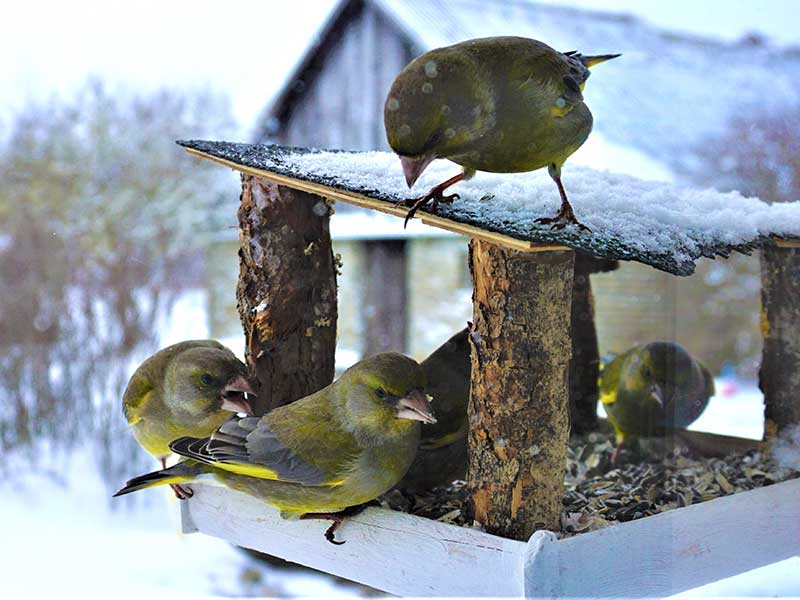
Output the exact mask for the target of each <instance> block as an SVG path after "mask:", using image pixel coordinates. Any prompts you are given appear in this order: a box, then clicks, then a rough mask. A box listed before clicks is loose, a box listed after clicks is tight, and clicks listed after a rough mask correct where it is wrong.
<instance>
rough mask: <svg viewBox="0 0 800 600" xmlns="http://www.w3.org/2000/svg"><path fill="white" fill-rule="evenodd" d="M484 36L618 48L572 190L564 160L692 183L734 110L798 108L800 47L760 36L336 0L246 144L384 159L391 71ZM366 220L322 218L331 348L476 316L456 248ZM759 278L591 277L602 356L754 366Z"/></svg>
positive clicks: (725, 268) (371, 346)
mask: <svg viewBox="0 0 800 600" xmlns="http://www.w3.org/2000/svg"><path fill="white" fill-rule="evenodd" d="M492 35H519V36H526V37H533V38H536V39H540V40H543V41H546V42H547V43H548V44H550V45H552V46H554V47H556V48H558V49H561V50H565V51H566V50H573V49H575V50H579V51H582V52H585V53H595V54H600V53H607V52H621V53H622V54H623V57H622V58H621V59H619V60H615V61H613V62H610V63H607V64H604V65H602V66H600V67H598V68H597V69H596V73H595V76H594V77H593V78H592V80H590V81H589V83H588V85H587V88H586V91H585V95H586V99H587V103H588V105H589V106H590V107H591V109H592V111H593V113H594V115H595V130H594V132H593V134H592V136H591V137H590V139H589V141H588V142H587V143H586V145H585V146H584V148H582V149H581V150H579V151H578V153H576V155H575V156H574V157H573V158H572V159H571V160H570V162H568V163H567V166H566V168H565V172H564V178H565V180H566V181H567V185H568V181H569V166H570V164H587V165H590V166H593V167H595V168H607V169H611V170H614V171H621V172H627V173H630V174H633V175H636V176H639V177H641V178H644V179H648V178H658V179H671V180H674V181H675V182H677V183H691V182H692V181H696V180H698V179H699V178H696V175H698V174H703V175H707V173H706V172H705V171H704V170H705V169H706V168H707V161H705V160H704V158H703V157H704V152H705V151H707V148H706V147H705V146H707V144H708V140H711V139H714V138H718V137H719V136H721V135H722V134H724V133H725V132H726V131H727V130H728V129H729V128H730V127H731V125H730V124H731V122H732V121H731V120H732V118H733V117H734V116H736V115H741V114H744V113H747V112H748V111H752V110H758V111H759V112H762V113H763V112H769V111H780V110H781V109H782V107H784V106H785V105H786V104H787V103H797V102H798V99H800V83H799V82H800V79H798V77H797V76H798V75H799V74H800V50H798V49H797V48H788V49H787V48H778V47H774V46H771V45H770V44H768V43H767V42H765V41H764V40H763V39H762V38H758V37H753V36H748V37H747V38H745V39H743V40H741V41H740V42H739V43H725V42H721V41H715V40H711V39H701V38H698V37H693V36H689V35H683V34H677V33H673V32H668V31H664V30H661V29H658V28H656V27H653V26H651V25H649V24H647V23H645V22H642V21H640V20H638V19H635V18H631V17H627V16H620V15H611V14H605V13H599V12H592V11H586V10H579V9H572V8H566V7H561V6H552V5H542V4H536V3H533V2H527V1H523V0H427V1H426V2H418V1H416V0H342V1H341V2H340V3H339V4H338V5H337V6H336V8H335V9H334V10H333V11H332V13H331V15H330V17H329V19H328V21H327V22H326V23H325V25H324V26H323V27H322V29H321V31H320V32H319V34H318V36H317V37H316V38H315V39H314V40H311V41H310V43H309V46H308V49H307V51H306V53H305V55H304V56H303V57H302V58H301V59H300V60H299V61H298V63H297V64H298V66H297V67H296V69H295V71H294V73H293V74H292V75H291V77H289V78H288V79H287V81H286V82H285V84H284V86H283V88H282V89H281V90H280V92H279V93H278V94H277V95H276V97H275V99H274V100H273V101H272V102H271V104H270V105H269V106H268V107H267V108H266V110H265V112H264V115H263V118H262V119H261V122H260V123H259V124H258V125H257V128H256V131H257V134H256V140H255V141H258V142H277V143H281V144H290V145H299V146H312V147H324V148H343V149H350V150H373V149H388V146H387V144H386V140H385V135H384V131H383V118H382V114H383V102H384V99H385V97H386V93H387V92H388V89H389V87H390V84H391V82H392V80H393V79H394V77H395V75H396V74H397V73H398V72H399V71H400V69H401V68H402V67H403V66H404V65H405V64H407V63H408V62H409V61H410V60H411V59H412V58H413V57H415V56H417V55H419V54H420V53H422V52H424V51H426V50H428V49H431V48H434V47H439V46H444V45H448V44H452V43H455V42H458V41H462V40H464V39H469V38H476V37H485V36H492ZM478 177H480V175H479V176H478ZM554 193H555V192H554ZM767 199H768V198H767ZM364 218H366V217H364V215H363V214H360V213H359V212H358V211H356V210H355V209H351V208H349V207H344V206H342V205H339V206H337V214H336V215H335V216H334V217H333V223H332V229H333V231H334V236H335V247H336V251H337V252H340V253H341V254H342V257H343V263H344V267H343V273H342V280H341V286H340V289H341V301H340V315H341V318H340V330H341V333H340V338H341V344H340V346H341V347H342V348H346V349H348V350H351V351H353V352H355V353H356V354H358V353H361V352H364V351H375V350H380V349H383V348H394V349H399V348H405V349H406V350H407V351H410V352H411V353H413V354H416V355H420V354H422V353H424V352H426V351H428V350H430V349H431V348H432V347H434V346H435V345H436V343H437V342H438V341H440V340H443V339H445V338H446V337H447V334H448V332H449V331H450V330H455V329H456V328H458V327H460V326H463V323H464V321H465V320H466V319H467V318H468V317H469V315H470V313H471V306H470V282H469V276H468V273H467V269H466V264H465V260H466V259H465V257H466V244H465V240H464V239H462V238H458V237H456V236H447V235H445V234H444V233H442V232H436V231H428V232H424V228H423V227H419V228H416V230H410V231H409V232H408V233H404V232H403V231H402V230H401V229H400V227H399V225H398V224H397V223H394V225H393V226H392V227H388V228H384V227H382V226H375V227H372V228H370V231H371V233H370V231H366V230H365V229H364V228H363V227H362V226H361V224H363V219H364ZM358 219H362V221H361V222H359V221H358ZM348 220H351V222H352V223H353V224H354V225H353V226H349V225H348V224H347V222H348ZM359 223H361V224H359ZM337 231H338V232H339V233H338V234H337ZM354 232H358V235H355V234H354ZM757 271H758V263H757V259H755V258H749V259H746V258H737V259H735V260H731V261H724V262H721V261H716V262H712V261H701V264H700V265H699V267H698V273H697V274H696V275H695V276H693V277H691V278H689V279H682V280H680V281H678V279H677V278H674V277H672V276H669V275H666V274H662V273H658V272H655V271H653V270H652V269H649V268H646V267H642V266H640V265H632V264H624V265H623V267H622V268H621V269H620V270H619V271H618V272H616V273H613V274H608V275H603V276H599V277H597V278H595V280H594V281H595V291H596V296H597V307H598V330H599V334H600V341H601V350H603V351H606V350H609V351H610V350H619V349H622V348H624V347H626V346H628V345H631V344H632V343H635V342H637V341H643V340H649V339H654V338H668V339H678V341H681V342H683V343H685V344H686V345H687V346H688V347H690V349H691V350H692V351H694V352H697V353H698V354H700V356H701V357H703V358H704V359H705V360H706V361H707V362H709V364H710V365H711V366H712V368H713V367H715V366H718V365H720V364H721V363H722V362H723V361H725V360H732V361H733V362H734V363H736V364H741V363H753V365H751V366H754V364H755V363H754V361H755V360H756V359H757V356H758V352H759V350H760V348H759V343H760V341H759V340H760V338H759V335H758V330H757V312H758V285H757V280H756V279H754V278H757ZM386 306H391V307H392V309H391V310H389V311H387V310H385V309H386ZM403 307H405V310H403ZM212 314H215V313H214V312H213V311H212ZM701 325H702V326H701ZM712 331H713V332H714V334H713V335H709V333H710V332H712ZM362 340H366V341H364V342H362Z"/></svg>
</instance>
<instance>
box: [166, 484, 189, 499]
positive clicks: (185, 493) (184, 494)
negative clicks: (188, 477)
mask: <svg viewBox="0 0 800 600" xmlns="http://www.w3.org/2000/svg"><path fill="white" fill-rule="evenodd" d="M169 487H171V488H172V491H173V492H175V497H176V498H177V499H178V500H188V499H189V498H191V497H192V496H194V492H193V491H192V488H188V487H183V486H180V485H178V484H177V483H171V484H169Z"/></svg>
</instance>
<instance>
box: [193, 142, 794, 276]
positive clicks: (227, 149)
mask: <svg viewBox="0 0 800 600" xmlns="http://www.w3.org/2000/svg"><path fill="white" fill-rule="evenodd" d="M178 143H179V144H180V145H181V146H184V147H185V148H186V149H187V151H189V152H190V153H191V154H194V155H196V156H199V157H201V158H205V159H208V160H212V161H215V162H217V163H220V164H223V165H225V166H228V167H230V168H232V169H236V170H238V171H241V172H243V173H249V174H252V175H256V176H259V177H264V178H266V179H269V180H271V181H274V182H276V183H278V184H281V185H285V186H288V187H291V188H294V189H298V190H302V191H305V192H310V193H314V194H318V195H320V196H324V197H326V198H330V199H334V200H337V201H342V202H347V203H349V204H353V205H356V206H361V207H365V208H370V209H373V210H378V211H381V212H384V213H388V214H391V215H395V216H398V217H405V215H406V212H407V209H405V208H404V207H399V208H398V207H396V206H395V205H396V204H397V203H398V202H400V201H402V200H404V199H406V198H408V197H409V196H411V195H413V194H412V193H411V192H409V191H408V190H407V189H405V183H404V182H403V180H402V173H401V171H400V164H399V161H398V160H397V159H396V157H394V155H391V154H389V153H379V152H371V153H359V152H336V151H324V152H323V151H319V150H309V149H305V148H289V147H283V146H269V145H253V144H237V143H231V142H209V141H202V140H191V141H180V142H178ZM315 157H319V158H320V159H321V160H319V161H313V160H312V162H313V163H314V168H313V169H308V168H305V167H304V163H308V162H309V160H308V159H309V158H310V159H314V158H315ZM331 157H332V158H331ZM325 158H331V163H333V162H334V160H333V159H334V158H335V163H336V164H331V165H330V167H329V168H326V166H325V160H324V159H325ZM320 163H321V164H320ZM365 164H369V165H371V166H373V167H374V166H375V164H380V165H383V164H385V165H387V167H386V168H385V169H384V171H382V172H385V178H384V179H382V180H381V181H379V182H376V180H375V177H371V178H370V177H366V176H365V174H362V173H361V172H360V171H359V168H360V167H363V165H365ZM343 166H344V167H348V168H343ZM454 167H455V166H454V165H450V170H451V171H452V170H453V168H454ZM451 174H452V173H451ZM541 176H542V175H541V174H538V175H533V177H536V178H539V177H541ZM525 177H527V178H530V177H532V175H531V174H513V175H507V176H502V177H501V176H497V175H483V174H479V176H478V177H476V178H475V179H474V180H473V181H470V182H467V183H462V184H458V186H457V187H456V188H454V189H453V191H455V192H458V193H460V194H462V196H463V200H457V201H456V202H454V203H453V204H450V205H442V206H440V209H439V211H438V213H437V214H435V215H433V214H430V213H429V212H427V210H425V209H423V210H421V211H420V212H419V213H417V217H418V218H420V219H422V222H423V223H425V224H428V225H431V226H434V227H439V228H442V229H446V230H449V231H453V232H456V233H460V234H463V235H466V236H469V237H472V238H479V239H483V240H487V241H491V242H493V243H496V244H499V245H501V246H506V247H509V248H513V249H516V250H520V251H523V252H535V251H542V250H556V249H564V248H566V247H569V248H574V249H576V250H581V251H584V252H587V253H589V254H592V255H594V256H601V257H606V258H611V259H620V260H633V261H638V262H641V263H644V264H647V265H650V266H652V267H655V268H657V269H660V270H663V271H667V272H669V273H673V274H675V275H689V274H691V273H692V272H693V271H694V267H695V265H694V261H695V260H696V259H697V258H700V257H701V256H705V257H710V258H714V257H717V256H723V257H727V256H728V255H730V254H731V253H732V252H734V251H738V252H744V253H750V252H751V251H752V250H753V249H755V248H758V247H760V246H762V245H765V244H781V245H798V244H800V233H799V234H798V235H795V229H796V230H797V232H800V203H793V205H792V206H791V207H787V205H783V206H781V210H784V211H786V210H787V208H791V210H792V213H791V214H792V215H794V214H795V213H796V220H795V221H796V222H795V223H794V224H793V225H792V226H791V227H790V226H789V225H788V224H787V231H791V235H788V236H787V234H786V233H785V232H780V231H764V230H763V229H764V228H763V227H762V228H760V230H758V231H756V230H755V229H754V230H753V234H752V235H750V236H749V237H748V238H747V239H744V240H741V241H738V242H736V243H731V242H730V236H728V235H727V234H726V232H725V231H724V230H719V229H718V230H717V231H715V232H713V235H712V234H710V233H709V232H708V231H705V230H701V229H696V230H688V231H683V230H676V229H674V228H673V229H670V228H669V227H668V224H667V225H665V228H664V229H663V230H662V229H661V228H660V227H659V226H658V225H657V222H654V221H653V217H652V215H651V214H650V212H652V211H649V210H648V207H647V206H646V205H645V206H642V207H637V208H634V209H630V210H634V211H635V210H641V211H642V212H641V213H639V214H637V213H636V212H631V213H630V214H629V215H627V213H626V215H625V218H626V219H628V222H629V223H631V224H636V225H638V226H639V228H638V230H637V231H638V233H637V235H638V237H636V236H634V235H632V234H631V235H630V236H628V235H627V233H626V227H624V226H619V225H618V226H617V227H616V228H605V229H601V228H598V227H594V229H593V231H592V232H591V233H586V232H581V231H578V229H577V228H576V227H567V228H566V229H563V230H560V231H556V230H552V229H551V228H550V227H549V226H546V225H539V224H536V223H535V222H534V218H535V216H552V215H550V214H547V213H546V212H542V213H541V214H537V215H534V216H525V217H524V218H515V217H514V216H513V215H509V216H506V217H503V216H498V215H497V214H496V211H495V208H494V205H493V202H492V200H491V199H487V200H485V201H484V200H483V198H494V197H497V196H498V194H500V195H502V193H503V189H504V187H503V186H504V184H505V182H506V180H508V181H513V182H516V184H519V183H520V182H523V184H524V183H525V182H527V181H529V179H520V178H525ZM544 177H547V175H546V174H544ZM510 178H513V179H510ZM531 181H537V182H538V181H539V180H538V179H534V180H531ZM548 182H549V180H547V181H546V182H545V183H546V184H547V187H543V186H542V185H541V182H539V187H540V188H542V189H543V190H545V192H543V193H546V194H547V195H548V202H550V201H551V200H552V201H553V202H555V204H553V211H555V208H556V207H557V193H556V191H555V186H554V185H553V184H552V182H549V183H548ZM631 182H637V180H634V179H632V178H620V179H619V181H618V184H616V185H617V188H613V187H612V188H610V189H611V190H612V192H610V193H613V194H616V195H619V196H624V195H625V194H627V195H628V196H630V194H631V193H632V191H631V188H630V186H631ZM638 183H639V184H641V185H643V186H644V187H643V188H642V189H645V190H650V188H652V186H664V189H666V188H669V187H670V186H669V184H655V183H654V184H652V185H651V184H645V182H638ZM648 186H649V187H648ZM534 187H535V186H534ZM551 188H552V189H551ZM420 189H422V188H420ZM532 189H533V188H532ZM657 189H658V190H661V188H657ZM675 190H676V191H675V192H674V193H675V194H676V195H681V196H680V197H681V198H683V199H684V200H685V199H686V198H687V197H690V198H691V199H692V200H693V201H694V200H695V199H696V201H697V202H698V203H703V202H705V203H707V204H708V211H709V212H708V214H709V215H712V214H720V211H724V210H727V208H720V204H721V203H724V202H725V200H726V198H728V196H730V195H726V194H719V193H717V192H713V191H708V190H706V191H692V190H686V189H683V188H675ZM650 191H652V190H650ZM662 192H663V190H662ZM414 193H415V194H416V193H420V192H418V191H416V188H415V192H414ZM532 193H534V192H532ZM590 194H591V186H589V188H588V189H583V188H581V189H578V190H576V191H572V190H570V195H571V197H572V198H573V204H575V208H576V211H578V214H579V217H580V210H581V204H580V203H581V198H582V196H583V195H590ZM687 194H688V196H687ZM692 194H695V195H696V198H695V196H692ZM661 195H662V196H663V195H664V194H663V193H661ZM549 196H553V198H550V197H549ZM734 200H735V198H731V200H730V201H731V202H733V201H734ZM738 200H741V201H744V200H746V199H742V198H741V197H739V198H738ZM537 201H541V199H538V200H537ZM747 201H748V202H750V204H749V206H750V207H752V206H753V204H752V202H753V201H752V199H749V200H747ZM755 202H758V201H755ZM758 204H759V205H760V208H761V210H764V211H765V214H768V213H769V211H770V209H771V207H768V206H767V205H766V204H764V203H758ZM794 205H797V206H794ZM633 206H634V207H635V206H636V203H633ZM609 210H616V211H619V210H620V209H619V208H610V209H609ZM617 221H618V222H619V221H620V219H617ZM621 221H622V222H625V219H621ZM773 221H780V220H779V219H773ZM783 221H784V222H785V221H786V219H783ZM643 222H646V223H651V225H647V227H650V228H651V229H652V231H651V232H650V233H648V235H645V236H644V237H645V238H646V239H647V240H650V238H652V240H657V241H658V243H657V244H656V245H655V246H654V245H653V244H650V246H651V247H649V248H644V247H643V241H642V232H641V226H642V223H643ZM397 226H398V229H401V228H402V226H403V224H402V221H398V225H397ZM756 229H758V228H756ZM648 231H649V230H648ZM650 234H651V235H650Z"/></svg>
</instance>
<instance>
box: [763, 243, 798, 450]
mask: <svg viewBox="0 0 800 600" xmlns="http://www.w3.org/2000/svg"><path fill="white" fill-rule="evenodd" d="M761 333H762V335H763V337H764V349H763V351H762V355H761V370H760V371H759V376H758V379H759V382H758V385H759V387H760V388H761V391H762V392H764V405H765V406H764V417H765V420H764V436H765V438H771V437H773V436H774V435H775V434H777V433H778V432H779V431H781V430H782V429H784V428H785V427H787V426H789V425H792V424H796V423H800V394H798V390H800V248H798V247H793V248H790V247H764V248H762V250H761Z"/></svg>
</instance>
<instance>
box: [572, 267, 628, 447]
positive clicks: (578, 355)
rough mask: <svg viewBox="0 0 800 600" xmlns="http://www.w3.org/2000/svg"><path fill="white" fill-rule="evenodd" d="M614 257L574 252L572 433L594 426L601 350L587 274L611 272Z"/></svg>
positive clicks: (592, 429) (587, 430)
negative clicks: (600, 256)
mask: <svg viewBox="0 0 800 600" xmlns="http://www.w3.org/2000/svg"><path fill="white" fill-rule="evenodd" d="M618 266H619V263H618V262H617V261H616V260H610V259H607V258H597V257H594V256H590V255H588V254H583V253H580V252H578V253H576V254H575V275H574V278H573V287H572V316H571V323H572V359H571V360H570V362H569V420H570V432H571V433H587V432H589V431H595V430H596V429H597V398H598V393H599V390H598V387H597V377H598V374H599V367H600V351H599V348H598V345H597V328H596V327H595V322H594V299H593V297H592V283H591V279H590V275H591V274H592V273H600V272H604V271H613V270H615V269H616V268H617V267H618Z"/></svg>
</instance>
